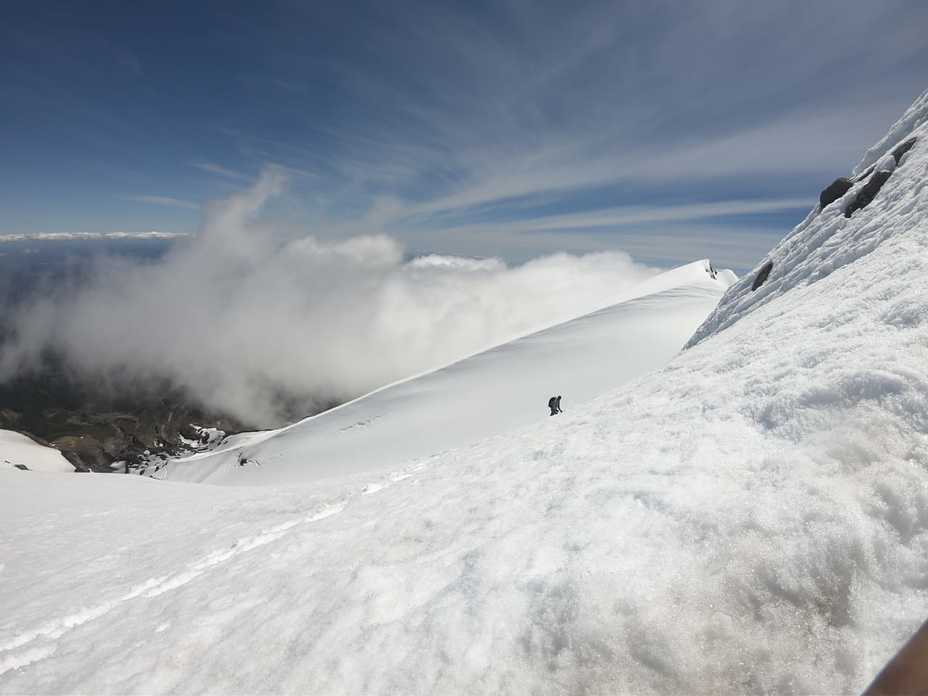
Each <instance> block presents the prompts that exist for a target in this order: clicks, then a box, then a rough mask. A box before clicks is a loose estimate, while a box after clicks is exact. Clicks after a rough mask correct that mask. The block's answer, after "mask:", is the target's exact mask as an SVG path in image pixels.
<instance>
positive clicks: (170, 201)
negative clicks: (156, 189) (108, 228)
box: [122, 196, 200, 210]
mask: <svg viewBox="0 0 928 696" xmlns="http://www.w3.org/2000/svg"><path fill="white" fill-rule="evenodd" d="M122 198H123V199H124V200H127V201H134V202H136V203H147V204H148V205H160V206H164V207H166V208H183V209H185V210H199V209H200V206H199V205H198V204H197V203H194V202H193V201H185V200H183V199H181V198H174V197H173V196H123V197H122Z"/></svg>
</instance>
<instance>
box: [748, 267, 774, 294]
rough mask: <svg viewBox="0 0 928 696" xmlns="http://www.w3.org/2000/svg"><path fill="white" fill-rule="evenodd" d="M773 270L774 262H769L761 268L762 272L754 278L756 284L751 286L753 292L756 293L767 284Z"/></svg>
mask: <svg viewBox="0 0 928 696" xmlns="http://www.w3.org/2000/svg"><path fill="white" fill-rule="evenodd" d="M772 270H773V261H768V262H767V263H765V264H764V265H763V266H761V267H760V270H759V271H758V272H757V276H756V277H755V278H754V284H753V285H751V292H754V291H755V290H757V288H759V287H760V286H761V285H763V284H764V283H766V282H767V276H769V275H770V271H772Z"/></svg>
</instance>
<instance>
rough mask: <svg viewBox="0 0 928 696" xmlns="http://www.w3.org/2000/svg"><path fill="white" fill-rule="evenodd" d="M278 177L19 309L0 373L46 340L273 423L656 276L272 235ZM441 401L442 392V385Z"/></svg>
mask: <svg viewBox="0 0 928 696" xmlns="http://www.w3.org/2000/svg"><path fill="white" fill-rule="evenodd" d="M284 184H285V182H284V179H283V177H282V176H281V175H280V174H279V173H277V172H274V171H268V172H265V173H264V174H263V175H262V176H261V178H260V179H259V180H258V182H257V183H256V184H255V186H254V187H253V188H251V189H249V190H247V191H244V192H242V193H239V194H237V195H235V196H232V197H231V198H229V199H227V200H225V201H221V202H219V203H216V204H213V205H212V206H211V207H210V208H209V209H208V210H207V211H206V216H205V222H204V225H203V228H202V230H201V231H200V234H199V235H197V236H196V237H195V238H193V239H192V240H191V241H190V242H189V243H182V244H179V245H178V246H177V248H176V249H174V250H173V251H172V252H171V253H169V254H168V256H167V257H166V258H164V259H163V260H161V261H158V262H157V263H154V264H152V263H147V264H143V263H138V262H135V263H130V262H127V261H125V260H116V259H108V260H106V261H103V262H101V264H100V267H99V268H98V269H97V272H96V273H95V275H94V280H93V281H92V282H91V283H90V284H89V285H86V286H83V287H81V288H79V289H76V290H75V289H74V288H71V289H69V290H61V289H59V291H58V292H54V293H50V294H47V295H46V296H45V297H44V298H43V299H42V300H41V301H37V302H34V303H32V304H30V305H28V306H26V307H22V308H20V309H19V310H17V313H16V315H15V316H14V317H13V327H14V329H13V336H12V338H11V339H10V340H8V341H7V343H6V344H5V345H4V346H3V347H2V349H0V380H6V379H10V378H11V377H13V376H14V375H17V374H21V373H22V372H23V371H25V370H28V369H31V368H34V367H36V366H37V365H38V364H39V360H40V356H41V355H42V354H43V352H44V351H45V350H47V349H51V350H54V351H56V352H57V353H58V354H60V355H62V356H63V359H64V360H65V364H66V365H67V366H68V367H69V368H70V369H71V370H73V371H74V372H75V373H76V374H79V375H83V376H90V377H97V378H102V377H105V378H107V380H109V381H111V382H115V383H117V384H118V383H120V382H125V381H126V380H133V381H138V380H142V381H143V383H144V382H146V381H149V380H150V381H154V380H165V379H166V380H169V381H170V382H172V383H174V384H176V385H178V386H181V387H183V388H184V389H186V390H188V391H189V392H190V395H191V396H192V397H193V398H195V399H196V400H198V401H200V402H201V403H202V404H203V405H205V406H207V407H209V408H213V409H217V410H220V411H223V412H226V413H228V414H230V415H233V416H236V417H237V418H239V419H241V420H243V421H244V422H246V423H251V424H254V425H271V424H274V423H278V422H280V420H281V419H282V418H285V417H288V416H292V415H294V414H293V413H292V412H289V411H288V410H287V408H286V405H289V407H290V409H291V410H292V408H294V407H295V408H297V409H300V410H302V411H303V412H304V413H305V412H309V411H311V410H313V409H315V408H319V407H321V406H323V405H325V404H330V403H332V402H336V401H342V400H345V399H347V398H350V397H354V396H357V395H359V394H361V393H364V392H366V391H369V390H371V389H373V388H376V387H377V386H380V385H383V384H386V383H389V382H391V381H394V380H396V379H400V378H402V377H405V376H409V375H412V374H415V373H417V372H421V371H424V370H428V369H430V368H434V367H438V366H441V365H443V364H446V363H449V362H452V361H454V360H455V359H458V358H461V357H464V356H466V355H469V354H472V353H474V352H477V351H479V350H482V349H484V348H487V347H489V346H492V345H495V344H498V343H501V342H504V341H506V340H509V339H511V338H513V337H515V336H518V335H522V334H525V333H527V332H530V331H532V330H534V329H537V328H541V327H544V326H548V325H551V324H554V323H557V322H560V321H563V320H566V319H569V318H571V317H574V316H578V315H581V314H584V313H586V312H589V311H591V310H594V309H596V308H599V307H602V306H605V305H608V304H611V303H612V302H614V301H615V298H616V296H617V295H618V294H619V293H621V292H622V291H623V290H625V289H627V288H628V287H630V286H631V285H634V284H635V283H638V282H640V281H641V280H643V279H644V278H646V277H648V276H650V275H652V274H653V273H654V272H655V270H654V269H650V268H647V267H645V266H641V265H639V264H636V263H634V262H633V261H632V260H631V258H630V257H629V256H628V255H626V254H623V253H598V254H590V255H586V256H579V257H577V256H570V255H566V254H557V255H553V256H547V257H544V258H539V259H535V260H533V261H530V262H528V263H525V264H523V265H520V266H515V267H509V266H507V265H506V264H505V263H503V262H502V261H499V260H495V259H490V260H473V259H464V258H455V257H445V256H425V257H419V258H416V259H414V260H412V261H406V260H404V254H403V249H402V247H401V246H400V245H399V243H397V242H396V241H395V240H393V239H391V238H389V237H385V236H360V237H355V238H352V239H347V240H344V241H338V242H324V241H320V240H319V239H317V238H314V237H311V236H308V237H304V238H301V239H296V240H294V239H292V238H290V239H282V238H281V237H280V235H276V234H275V233H274V230H272V229H269V228H268V227H267V226H266V225H262V224H260V223H259V222H258V221H257V220H256V218H257V214H258V212H259V211H260V209H261V207H262V206H263V205H264V203H265V202H266V201H267V200H268V199H269V198H270V197H272V196H273V195H275V194H276V193H278V192H280V190H281V188H282V187H283V186H284ZM449 398H454V397H453V395H449Z"/></svg>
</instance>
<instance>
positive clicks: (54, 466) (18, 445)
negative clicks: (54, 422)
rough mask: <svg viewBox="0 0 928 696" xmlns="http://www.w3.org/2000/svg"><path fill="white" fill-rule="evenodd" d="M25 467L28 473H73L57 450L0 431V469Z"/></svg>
mask: <svg viewBox="0 0 928 696" xmlns="http://www.w3.org/2000/svg"><path fill="white" fill-rule="evenodd" d="M17 467H26V468H27V469H29V470H30V471H72V472H73V471H74V467H73V466H72V465H71V463H70V462H69V461H68V460H67V459H65V458H64V455H63V454H61V452H59V451H58V450H56V449H54V448H52V447H45V446H43V445H40V444H38V443H37V442H34V441H33V440H30V439H29V438H28V437H26V436H25V435H20V434H19V433H14V432H13V431H11V430H0V469H14V468H17Z"/></svg>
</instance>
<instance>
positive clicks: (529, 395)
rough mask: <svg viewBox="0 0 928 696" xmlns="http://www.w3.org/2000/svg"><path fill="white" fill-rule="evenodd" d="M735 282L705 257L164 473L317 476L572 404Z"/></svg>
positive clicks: (437, 446)
mask: <svg viewBox="0 0 928 696" xmlns="http://www.w3.org/2000/svg"><path fill="white" fill-rule="evenodd" d="M734 279H735V276H734V274H733V273H732V272H731V271H727V270H723V271H716V270H715V269H714V268H713V267H712V266H711V264H710V263H709V262H708V261H705V260H703V261H697V262H695V263H691V264H688V265H686V266H681V267H680V268H677V269H674V270H671V271H667V272H665V273H662V274H660V275H657V276H654V277H652V278H649V279H648V280H646V281H644V282H642V283H640V284H638V285H636V286H634V287H633V288H630V289H629V290H628V291H626V292H625V293H624V294H623V296H622V297H621V298H617V300H621V301H619V302H618V303H617V304H615V305H614V306H611V307H607V308H605V309H602V310H599V311H597V312H593V313H592V314H589V315H587V316H584V317H580V318H578V319H574V320H572V321H569V322H566V323H564V324H560V325H558V326H555V327H552V328H549V329H546V330H544V331H540V332H537V333H534V334H532V335H530V336H526V337H524V338H521V339H518V340H516V341H512V342H510V343H506V344H504V345H501V346H498V347H496V348H492V349H490V350H487V351H484V352H481V353H479V354H477V355H474V356H471V357H470V358H466V359H464V360H462V361H458V362H456V363H454V364H452V365H449V366H447V367H445V368H442V369H438V370H432V371H429V372H427V373H425V374H422V375H417V376H415V377H411V378H408V379H404V380H401V381H400V382H397V383H395V384H392V385H388V386H386V387H383V388H381V389H378V390H376V391H375V392H373V393H371V394H367V395H366V396H363V397H361V398H359V399H355V400H354V401H352V402H350V403H348V404H344V405H342V406H340V407H338V408H336V409H332V410H330V411H327V412H325V413H322V414H320V415H318V416H314V417H312V418H308V419H306V420H304V421H301V422H299V423H296V424H294V425H291V426H288V427H286V428H283V429H281V430H276V431H266V432H258V433H244V434H241V435H237V436H234V437H232V438H230V439H229V440H228V441H227V442H226V443H224V445H223V446H221V447H220V448H219V449H218V450H215V451H212V452H209V453H204V454H200V455H194V456H191V457H186V458H182V459H176V460H173V461H171V462H169V463H168V464H167V466H166V467H165V468H164V469H163V470H160V471H157V472H154V473H155V475H157V476H159V477H164V478H168V479H173V480H185V481H207V482H210V483H236V484H242V483H250V484H255V483H259V484H261V483H263V484H268V483H281V482H294V481H309V480H313V479H319V478H326V477H332V476H338V475H346V474H354V473H358V472H362V471H368V472H369V471H384V470H389V469H391V468H396V467H400V466H403V465H405V464H408V463H410V462H412V461H415V460H422V459H425V458H428V457H431V456H434V455H437V454H439V453H441V452H445V451H448V450H450V449H453V448H455V447H462V446H465V445H468V444H472V443H475V442H477V441H479V440H482V439H484V438H486V437H489V436H492V435H497V434H499V433H502V432H506V431H509V430H512V429H515V428H519V427H522V426H526V425H529V424H531V423H535V422H538V421H539V420H543V419H544V418H545V417H546V415H547V409H546V404H547V401H548V398H549V397H551V396H554V395H556V394H561V395H563V396H564V406H565V408H574V407H576V406H578V405H579V404H582V403H585V402H587V401H589V400H590V399H592V398H594V397H596V396H598V395H600V394H603V393H605V392H606V391H608V390H609V389H613V388H616V387H618V386H619V385H621V384H623V383H624V382H627V381H629V380H630V379H632V378H634V377H638V376H640V375H642V374H644V373H646V372H648V371H650V370H654V369H657V368H659V367H661V366H663V365H664V364H666V362H667V361H668V360H670V358H671V357H672V356H673V355H674V354H676V352H677V351H678V350H679V349H680V347H681V346H682V345H683V343H684V342H685V341H686V339H687V337H688V336H689V335H690V334H691V333H692V331H693V329H694V328H695V327H696V326H697V325H698V324H699V323H700V322H701V321H702V320H703V319H704V318H705V316H706V315H707V314H708V312H709V311H710V310H711V309H712V307H713V306H714V305H715V303H716V302H717V301H718V298H719V296H720V295H721V293H722V292H723V291H724V290H725V288H726V287H728V285H730V284H731V283H732V282H733V280H734Z"/></svg>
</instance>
